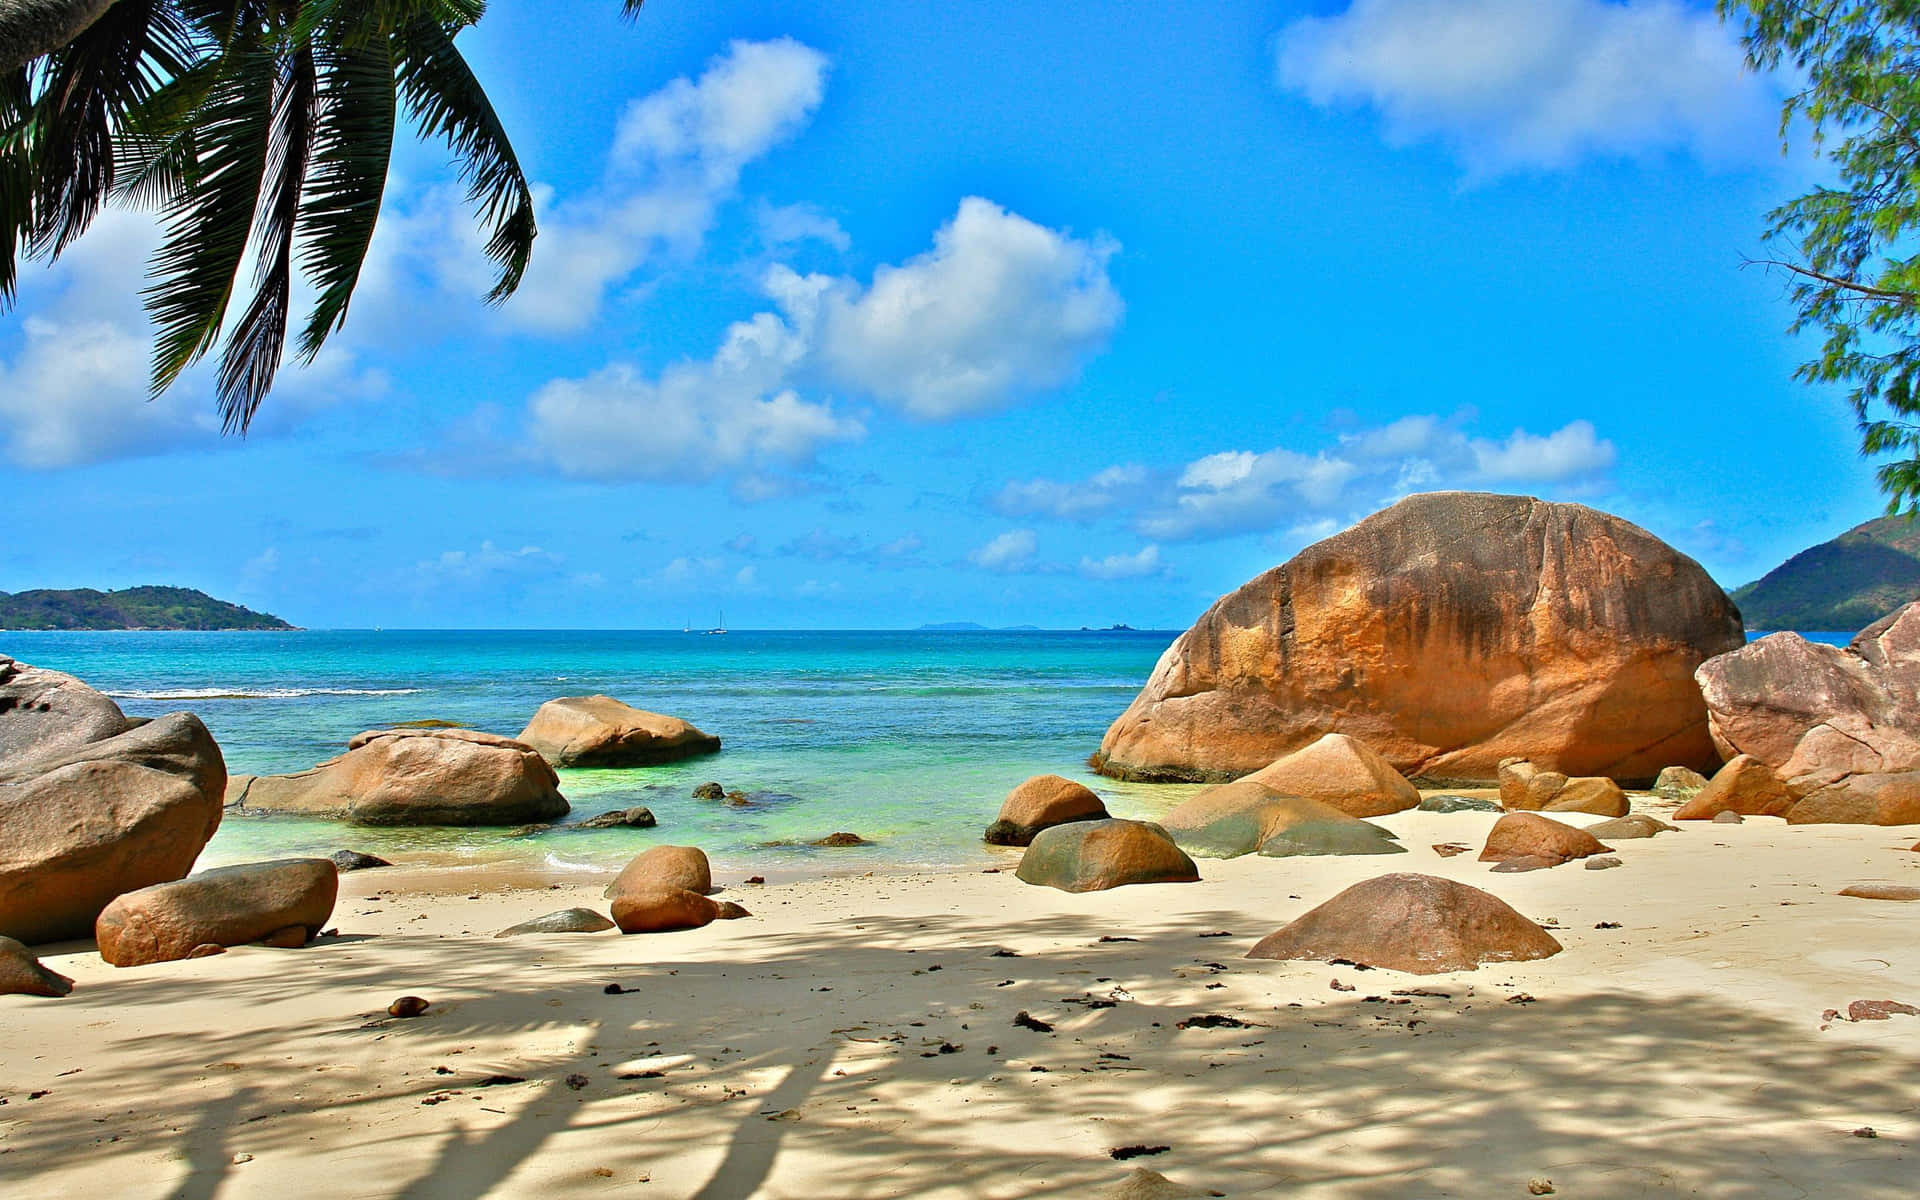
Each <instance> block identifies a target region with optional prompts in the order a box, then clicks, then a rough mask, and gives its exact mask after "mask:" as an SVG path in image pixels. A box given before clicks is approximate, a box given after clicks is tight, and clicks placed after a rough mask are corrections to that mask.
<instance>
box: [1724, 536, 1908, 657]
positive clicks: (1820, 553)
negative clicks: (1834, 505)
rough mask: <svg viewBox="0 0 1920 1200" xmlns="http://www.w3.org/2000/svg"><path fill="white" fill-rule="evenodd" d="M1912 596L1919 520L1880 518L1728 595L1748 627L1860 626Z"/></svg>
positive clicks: (1834, 628)
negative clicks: (1738, 608)
mask: <svg viewBox="0 0 1920 1200" xmlns="http://www.w3.org/2000/svg"><path fill="white" fill-rule="evenodd" d="M1916 597H1920V521H1911V520H1908V519H1907V518H1906V517H1881V518H1880V519H1879V520H1877V521H1868V522H1867V523H1866V524H1865V525H1860V526H1857V527H1855V528H1853V529H1849V530H1848V531H1847V532H1845V533H1843V534H1841V535H1840V536H1839V537H1837V538H1835V539H1833V540H1832V541H1830V542H1823V543H1821V544H1820V545H1818V546H1815V547H1813V548H1812V549H1811V550H1802V551H1801V552H1800V553H1798V554H1796V555H1794V556H1793V557H1792V558H1790V559H1788V560H1787V561H1786V562H1784V563H1782V564H1781V565H1780V566H1778V567H1775V568H1774V569H1773V570H1772V571H1770V572H1768V573H1767V574H1766V576H1765V577H1764V578H1761V579H1758V580H1756V581H1754V582H1753V583H1750V584H1748V585H1747V586H1745V587H1743V588H1741V589H1739V590H1738V591H1736V592H1734V593H1733V601H1734V603H1735V604H1738V605H1739V606H1740V614H1741V616H1743V617H1745V618H1746V622H1747V628H1748V629H1749V630H1756V631H1758V630H1769V631H1771V630H1776V629H1803V630H1825V631H1829V632H1836V633H1845V632H1850V631H1853V630H1858V629H1864V628H1866V627H1867V626H1868V625H1871V624H1873V623H1874V622H1875V621H1877V620H1879V619H1880V618H1881V617H1884V616H1886V615H1887V614H1888V613H1890V612H1892V611H1893V610H1894V609H1896V608H1899V607H1900V606H1901V605H1903V604H1906V603H1907V602H1908V601H1910V600H1913V599H1915V598H1916Z"/></svg>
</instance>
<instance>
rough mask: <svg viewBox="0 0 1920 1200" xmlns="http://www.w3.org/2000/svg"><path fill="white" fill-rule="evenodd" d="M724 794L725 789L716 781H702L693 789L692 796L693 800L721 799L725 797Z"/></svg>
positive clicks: (725, 793) (725, 792)
mask: <svg viewBox="0 0 1920 1200" xmlns="http://www.w3.org/2000/svg"><path fill="white" fill-rule="evenodd" d="M726 795H727V789H726V788H723V787H721V786H720V785H719V784H717V783H703V784H701V785H700V786H699V787H697V788H694V789H693V798H694V799H695V800H723V799H725V798H726Z"/></svg>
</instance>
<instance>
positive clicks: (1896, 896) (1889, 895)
mask: <svg viewBox="0 0 1920 1200" xmlns="http://www.w3.org/2000/svg"><path fill="white" fill-rule="evenodd" d="M1840 894H1841V895H1842V896H1852V897H1854V898H1855V899H1856V900H1920V887H1905V886H1902V885H1900V884H1896V883H1856V884H1853V885H1851V886H1849V887H1845V888H1842V889H1841V890H1840Z"/></svg>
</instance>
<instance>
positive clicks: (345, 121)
mask: <svg viewBox="0 0 1920 1200" xmlns="http://www.w3.org/2000/svg"><path fill="white" fill-rule="evenodd" d="M396 104H397V98H396V93H395V90H394V82H393V51H392V44H391V42H389V41H387V40H384V39H382V40H373V41H367V42H363V43H361V44H359V45H357V46H353V47H351V48H344V49H341V50H338V51H336V52H335V53H334V54H333V55H331V56H330V59H329V61H328V62H327V63H326V69H325V71H324V73H323V74H322V76H321V80H320V93H319V111H318V117H317V120H316V122H315V126H314V137H313V159H312V164H311V168H310V172H309V175H308V179H307V197H306V201H305V203H304V206H303V208H302V210H301V214H300V239H301V250H300V265H301V268H302V269H303V270H304V271H305V273H306V275H307V278H308V279H309V280H311V281H312V282H313V284H314V286H315V288H316V289H318V291H319V296H318V298H317V299H316V300H315V301H314V306H313V313H312V315H311V316H310V317H309V318H308V321H307V327H306V331H305V333H303V334H302V335H301V339H300V356H301V358H303V359H305V360H306V361H308V362H312V361H313V357H314V355H316V354H318V353H319V352H320V347H321V346H322V345H323V344H324V343H325V342H326V340H327V337H328V335H330V334H331V333H332V332H333V331H334V330H335V329H338V328H339V327H340V324H341V322H343V321H345V320H346V316H347V304H348V302H349V301H351V300H352V299H353V289H354V287H355V286H356V285H357V284H358V283H359V280H360V268H361V266H362V264H363V263H365V262H366V258H367V246H368V245H369V244H370V243H371V242H372V240H373V229H374V223H375V222H376V221H377V220H378V219H379V217H380V203H381V200H382V198H383V196H384V195H385V192H386V184H387V166H388V162H389V160H390V159H391V158H392V155H393V128H394V110H395V106H396Z"/></svg>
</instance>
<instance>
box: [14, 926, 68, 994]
mask: <svg viewBox="0 0 1920 1200" xmlns="http://www.w3.org/2000/svg"><path fill="white" fill-rule="evenodd" d="M72 991H73V980H71V979H68V978H67V977H66V976H65V975H62V974H60V973H59V972H58V971H53V970H49V969H48V968H47V967H46V966H44V965H43V964H42V963H41V962H40V960H39V959H38V958H35V957H34V954H33V951H31V950H29V949H27V947H26V946H25V945H24V944H22V943H20V942H16V941H14V940H13V939H12V938H10V937H0V996H65V995H67V994H68V993H70V992H72Z"/></svg>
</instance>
